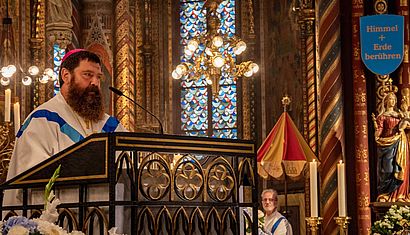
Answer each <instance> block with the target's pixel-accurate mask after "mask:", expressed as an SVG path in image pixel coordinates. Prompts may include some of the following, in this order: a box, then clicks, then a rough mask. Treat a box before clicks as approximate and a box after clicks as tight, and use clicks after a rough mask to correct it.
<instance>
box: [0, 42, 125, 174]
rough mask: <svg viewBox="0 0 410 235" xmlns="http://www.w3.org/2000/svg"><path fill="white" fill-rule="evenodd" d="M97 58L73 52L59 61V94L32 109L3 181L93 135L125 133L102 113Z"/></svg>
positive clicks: (77, 51) (92, 55) (80, 52)
mask: <svg viewBox="0 0 410 235" xmlns="http://www.w3.org/2000/svg"><path fill="white" fill-rule="evenodd" d="M102 77H103V74H102V70H101V61H100V58H99V57H98V56H97V55H96V54H94V53H92V52H89V51H86V50H83V49H76V50H72V51H69V52H68V53H67V54H66V55H65V56H64V58H63V60H62V64H61V68H60V74H59V82H60V87H61V91H60V93H58V94H57V95H56V96H55V97H53V98H52V99H50V100H49V101H47V102H46V103H44V104H42V105H40V106H39V107H38V108H36V109H35V110H34V111H33V112H32V113H31V114H30V115H29V116H28V118H27V119H26V120H25V121H24V123H23V125H22V126H21V128H20V130H19V131H18V133H17V135H16V142H15V146H14V150H13V154H12V157H11V162H10V166H9V170H8V174H7V180H10V179H12V178H13V177H15V176H17V175H18V174H20V173H22V172H24V171H26V170H28V169H29V168H31V167H33V166H34V165H36V164H38V163H40V162H42V161H44V160H46V159H47V158H49V157H51V156H53V155H54V154H56V153H59V152H60V151H62V150H64V149H65V148H67V147H69V146H71V145H72V144H74V143H77V142H78V141H80V140H82V139H84V138H85V137H87V136H89V135H91V134H93V133H107V132H114V131H126V130H125V129H124V127H123V126H122V125H121V124H120V123H119V121H118V120H117V119H116V118H114V117H111V116H109V115H108V114H106V113H105V112H104V105H103V97H102V93H101V90H100V83H101V79H102Z"/></svg>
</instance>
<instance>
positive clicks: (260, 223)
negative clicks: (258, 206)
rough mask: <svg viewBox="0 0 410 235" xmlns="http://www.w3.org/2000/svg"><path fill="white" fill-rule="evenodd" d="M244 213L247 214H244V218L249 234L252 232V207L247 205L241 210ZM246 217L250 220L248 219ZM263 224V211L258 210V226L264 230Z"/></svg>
mask: <svg viewBox="0 0 410 235" xmlns="http://www.w3.org/2000/svg"><path fill="white" fill-rule="evenodd" d="M243 212H244V213H246V215H247V216H245V218H246V220H245V222H246V233H248V234H250V233H251V232H252V228H251V226H250V225H251V223H249V222H252V207H248V208H246V209H244V210H243ZM248 218H249V219H250V220H251V221H248ZM264 226H265V213H263V211H261V210H258V228H260V229H262V231H263V230H264Z"/></svg>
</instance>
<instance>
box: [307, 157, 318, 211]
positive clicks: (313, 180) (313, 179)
mask: <svg viewBox="0 0 410 235" xmlns="http://www.w3.org/2000/svg"><path fill="white" fill-rule="evenodd" d="M309 170H310V217H318V216H319V212H318V211H319V209H318V204H317V200H318V197H317V162H316V160H314V159H313V162H310V163H309Z"/></svg>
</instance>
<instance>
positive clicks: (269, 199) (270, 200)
mask: <svg viewBox="0 0 410 235" xmlns="http://www.w3.org/2000/svg"><path fill="white" fill-rule="evenodd" d="M277 200H278V199H273V198H264V199H262V201H263V202H274V201H277Z"/></svg>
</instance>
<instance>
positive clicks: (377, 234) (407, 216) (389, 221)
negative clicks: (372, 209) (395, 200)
mask: <svg viewBox="0 0 410 235" xmlns="http://www.w3.org/2000/svg"><path fill="white" fill-rule="evenodd" d="M371 233H372V234H374V235H398V234H409V233H410V208H409V207H408V206H400V207H398V206H397V205H393V206H391V207H390V209H389V210H388V211H387V213H386V215H385V216H384V217H383V219H381V220H378V221H376V222H374V224H373V226H372V228H371Z"/></svg>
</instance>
